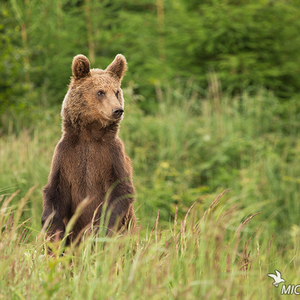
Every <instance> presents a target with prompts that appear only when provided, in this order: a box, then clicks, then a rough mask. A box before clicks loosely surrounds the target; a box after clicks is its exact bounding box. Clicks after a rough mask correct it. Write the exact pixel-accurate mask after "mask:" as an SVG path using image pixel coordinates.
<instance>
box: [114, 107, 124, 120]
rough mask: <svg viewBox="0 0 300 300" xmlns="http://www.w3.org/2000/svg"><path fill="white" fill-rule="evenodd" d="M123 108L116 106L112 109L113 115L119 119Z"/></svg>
mask: <svg viewBox="0 0 300 300" xmlns="http://www.w3.org/2000/svg"><path fill="white" fill-rule="evenodd" d="M123 113H124V109H123V108H122V107H117V108H114V109H113V110H112V114H113V117H114V118H116V119H119V118H121V117H122V115H123Z"/></svg>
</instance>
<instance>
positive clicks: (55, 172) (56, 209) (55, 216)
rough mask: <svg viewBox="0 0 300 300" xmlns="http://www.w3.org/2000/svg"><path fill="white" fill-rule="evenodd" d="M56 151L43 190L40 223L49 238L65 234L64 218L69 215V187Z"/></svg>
mask: <svg viewBox="0 0 300 300" xmlns="http://www.w3.org/2000/svg"><path fill="white" fill-rule="evenodd" d="M58 157H60V156H59V155H58V151H56V152H55V154H54V157H53V161H52V166H51V172H50V175H49V181H48V184H47V185H46V186H45V188H44V190H43V213H42V219H41V223H42V226H43V227H44V226H46V228H45V230H46V235H47V236H48V237H50V238H51V240H52V241H53V240H57V239H62V238H63V237H64V234H65V224H64V218H68V217H69V211H70V201H71V196H70V194H71V193H70V187H69V184H68V183H67V181H66V180H65V179H64V177H63V175H62V172H61V169H60V163H59V159H58Z"/></svg>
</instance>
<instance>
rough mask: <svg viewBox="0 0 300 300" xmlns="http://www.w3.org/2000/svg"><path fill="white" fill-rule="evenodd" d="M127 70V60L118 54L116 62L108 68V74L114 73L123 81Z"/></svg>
mask: <svg viewBox="0 0 300 300" xmlns="http://www.w3.org/2000/svg"><path fill="white" fill-rule="evenodd" d="M126 70H127V62H126V58H125V57H124V56H123V55H122V54H118V55H117V56H116V57H115V59H114V61H113V62H112V63H111V64H110V65H109V66H108V67H107V68H106V70H105V71H106V72H110V73H113V74H114V75H116V76H117V77H118V78H119V80H120V81H121V80H122V78H123V76H124V73H125V71H126Z"/></svg>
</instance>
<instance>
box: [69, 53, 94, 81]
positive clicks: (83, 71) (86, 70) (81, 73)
mask: <svg viewBox="0 0 300 300" xmlns="http://www.w3.org/2000/svg"><path fill="white" fill-rule="evenodd" d="M72 71H73V75H74V77H75V78H76V79H80V78H84V77H87V76H90V75H91V73H90V61H89V60H88V58H87V57H86V56H84V55H82V54H79V55H76V56H75V57H74V58H73V63H72Z"/></svg>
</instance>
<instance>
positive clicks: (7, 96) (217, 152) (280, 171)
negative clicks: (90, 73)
mask: <svg viewBox="0 0 300 300" xmlns="http://www.w3.org/2000/svg"><path fill="white" fill-rule="evenodd" d="M0 43H1V47H0V116H1V117H0V134H1V138H0V146H1V149H0V151H1V152H0V153H1V157H0V159H1V161H0V163H1V165H0V170H1V178H0V189H1V191H2V193H3V194H9V193H12V192H13V191H15V190H16V189H21V193H20V195H19V197H21V196H22V195H24V194H25V193H26V191H27V190H28V189H29V188H30V187H31V186H33V185H35V184H39V187H38V188H37V189H36V191H35V193H34V195H33V196H32V200H31V202H30V203H29V207H28V212H27V213H28V216H32V215H33V216H34V217H33V219H32V227H33V228H36V229H37V230H39V228H40V223H39V222H40V214H41V206H42V204H41V203H42V200H41V199H42V192H41V190H42V187H43V186H44V185H45V184H46V182H47V176H48V174H49V169H50V164H51V159H52V154H53V150H54V147H55V145H56V143H57V141H58V140H59V139H60V135H61V133H60V126H61V125H60V123H61V121H60V107H61V103H62V100H63V97H64V95H65V93H66V91H67V85H68V83H69V79H70V76H71V62H72V58H73V57H74V56H75V55H77V54H79V53H81V54H84V55H86V56H88V57H89V59H90V62H91V66H92V67H95V68H106V66H107V65H108V64H109V63H110V62H111V61H112V60H113V59H114V57H115V55H116V54H118V53H122V54H123V55H125V57H126V58H127V61H128V67H129V69H128V72H127V75H126V77H125V78H124V80H123V83H122V86H123V88H124V92H125V102H126V107H125V110H126V114H125V119H124V121H123V123H122V127H121V132H120V134H121V137H122V138H123V140H124V141H125V145H126V150H127V152H128V154H129V156H130V157H131V158H132V160H133V163H134V169H135V179H134V180H135V185H136V189H137V192H138V200H137V203H136V208H137V215H138V217H139V218H140V221H141V223H142V224H144V225H145V226H147V224H150V223H151V222H153V220H155V218H156V215H157V210H158V209H159V210H160V218H161V220H162V221H163V220H164V221H165V222H166V224H167V222H168V221H169V220H170V219H173V218H174V213H175V209H176V206H177V207H178V215H179V216H181V217H182V216H183V215H184V213H185V212H186V211H187V209H188V208H189V207H190V205H191V204H192V203H193V202H195V201H197V202H198V203H200V207H202V206H203V207H204V208H205V207H206V208H207V207H208V204H209V203H210V200H211V199H214V197H215V195H216V194H217V193H218V192H220V191H221V190H224V189H225V188H232V192H231V196H232V198H231V201H232V203H236V202H239V203H241V204H242V206H243V208H244V209H245V211H244V213H245V215H244V216H243V217H242V216H240V220H243V218H246V217H247V215H249V214H251V213H255V212H257V211H262V213H261V215H259V216H258V217H257V219H258V221H260V222H264V223H263V224H264V225H263V226H264V230H265V231H264V232H265V233H266V234H267V235H268V236H271V235H272V232H273V231H274V230H275V231H276V232H277V233H278V234H277V236H276V239H277V243H278V245H281V246H283V247H284V246H286V242H287V240H288V241H292V237H293V236H295V234H296V236H297V235H299V232H300V227H298V226H299V213H300V201H299V196H300V191H299V184H300V166H299V159H300V144H299V117H300V103H299V99H300V55H299V54H300V2H299V1H298V0H289V1H288V0H277V1H267V0H242V1H236V0H222V1H211V0H204V1H197V0H128V1H120V0H114V1H111V0H103V1H95V0H53V1H46V0H43V1H41V0H24V1H21V0H2V1H1V5H0ZM15 199H18V197H16V198H15ZM14 201H15V200H14ZM149 222H150V223H149ZM256 225H257V224H256ZM256 225H255V226H256ZM166 226H167V225H166ZM255 226H254V227H255ZM295 232H296V233H295Z"/></svg>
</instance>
